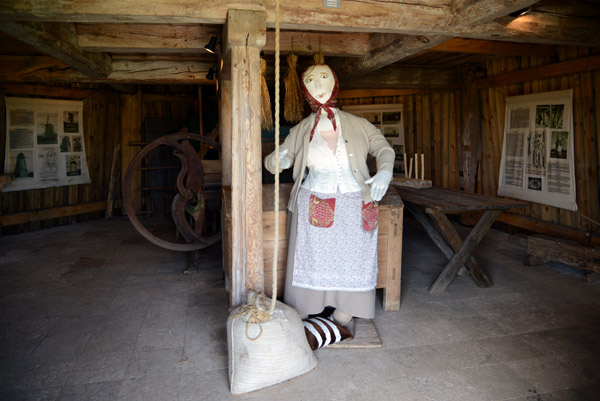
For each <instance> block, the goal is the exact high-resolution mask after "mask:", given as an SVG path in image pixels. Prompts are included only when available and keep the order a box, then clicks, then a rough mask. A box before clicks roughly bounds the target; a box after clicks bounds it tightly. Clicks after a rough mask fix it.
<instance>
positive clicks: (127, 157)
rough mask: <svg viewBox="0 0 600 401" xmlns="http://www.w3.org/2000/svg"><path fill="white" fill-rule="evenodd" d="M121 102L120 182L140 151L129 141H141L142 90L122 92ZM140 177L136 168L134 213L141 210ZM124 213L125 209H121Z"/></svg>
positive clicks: (132, 182)
mask: <svg viewBox="0 0 600 401" xmlns="http://www.w3.org/2000/svg"><path fill="white" fill-rule="evenodd" d="M120 104H121V183H123V182H125V173H126V172H127V167H129V163H130V162H131V160H133V158H134V157H135V155H136V154H137V153H138V152H139V151H140V147H139V146H130V145H129V144H130V143H134V142H141V141H142V92H141V91H138V92H137V94H135V95H126V94H122V95H121V98H120ZM141 187H142V178H141V173H140V171H139V170H138V171H137V172H136V173H135V174H134V176H133V179H132V180H131V188H130V193H131V205H132V206H133V210H135V212H136V213H139V212H140V211H141V210H142V192H141ZM123 213H125V209H123Z"/></svg>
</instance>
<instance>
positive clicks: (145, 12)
mask: <svg viewBox="0 0 600 401" xmlns="http://www.w3.org/2000/svg"><path fill="white" fill-rule="evenodd" d="M468 3H473V1H470V2H468ZM477 3H481V4H480V5H479V6H480V7H482V5H484V4H487V3H495V1H492V0H488V1H483V0H482V1H481V2H477ZM499 3H500V4H504V3H505V1H503V2H499ZM511 3H513V2H511ZM190 4H191V3H190V2H189V0H161V1H153V2H138V1H122V0H103V1H97V2H90V1H82V0H62V1H60V2H48V1H44V2H42V1H33V0H27V1H24V0H4V1H2V2H0V21H20V20H23V21H62V22H84V23H154V24H156V23H161V24H186V23H190V24H224V23H225V17H226V13H227V10H228V9H234V8H236V2H234V1H219V2H215V1H213V0H198V1H196V2H195V3H194V4H193V6H191V5H190ZM322 4H323V3H322V1H321V0H305V1H302V2H298V1H296V0H283V1H282V5H281V19H280V21H281V28H282V29H284V30H303V31H309V30H319V31H337V32H379V33H397V34H398V33H401V34H406V35H440V36H450V37H468V38H473V39H492V40H508V41H528V42H536V43H549V44H580V45H582V44H583V45H595V44H598V43H600V27H599V26H598V24H597V22H596V21H595V20H591V21H590V20H589V19H586V18H573V17H562V16H558V15H548V14H541V13H535V12H531V13H529V14H527V15H525V16H523V17H520V18H517V19H516V20H514V21H512V22H511V21H510V20H504V21H498V20H496V21H493V22H487V23H481V24H479V25H474V26H469V25H465V24H464V23H462V24H461V23H459V22H458V19H457V14H456V12H455V11H456V10H460V9H461V5H462V9H463V10H464V11H463V13H462V14H460V13H459V16H460V15H470V14H469V12H468V10H471V8H468V6H467V0H465V1H464V2H460V3H456V2H455V7H454V8H453V7H452V6H451V5H449V4H440V3H439V2H421V3H419V4H417V3H409V2H402V3H400V2H391V1H372V2H370V3H369V4H368V6H365V2H364V1H358V0H344V6H343V7H342V8H339V9H332V8H323V7H322ZM474 4H475V3H474ZM519 4H525V3H519ZM456 5H458V8H457V7H456ZM237 6H238V7H239V2H238V3H237ZM244 7H246V8H248V9H255V10H262V11H266V13H267V27H273V26H274V25H275V12H274V10H275V0H264V1H262V0H248V1H245V2H244ZM315 10H318V12H315ZM506 10H507V9H506V7H505V10H504V12H505V11H506ZM488 11H489V10H488ZM490 15H495V14H494V13H492V12H491V11H489V13H488V14H486V16H490ZM465 18H467V17H465ZM475 18H476V17H475ZM308 21H309V22H308ZM475 21H476V22H477V21H480V20H475ZM509 22H510V23H509ZM507 24H508V25H507Z"/></svg>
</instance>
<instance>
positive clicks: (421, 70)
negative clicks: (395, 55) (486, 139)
mask: <svg viewBox="0 0 600 401" xmlns="http://www.w3.org/2000/svg"><path fill="white" fill-rule="evenodd" d="M338 76H339V78H340V81H341V83H340V88H343V89H344V90H348V89H372V88H378V89H420V88H427V89H429V90H439V89H456V88H458V87H459V85H460V83H461V75H460V72H459V71H458V70H456V69H451V68H427V67H397V66H388V67H385V68H382V69H381V70H379V71H378V72H377V74H368V75H364V76H362V77H360V78H355V79H346V78H345V77H343V76H341V75H339V74H338Z"/></svg>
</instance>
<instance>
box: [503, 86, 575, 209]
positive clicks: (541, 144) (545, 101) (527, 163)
mask: <svg viewBox="0 0 600 401" xmlns="http://www.w3.org/2000/svg"><path fill="white" fill-rule="evenodd" d="M572 104H573V91H572V90H564V91H556V92H545V93H538V94H534V95H524V96H513V97H508V98H506V121H505V125H504V142H503V145H502V160H501V163H500V176H499V182H498V195H504V196H510V197H513V198H517V199H523V200H527V201H531V202H536V203H542V204H544V205H550V206H555V207H559V208H562V209H568V210H577V202H576V199H575V195H576V193H575V168H574V167H575V165H574V160H575V154H574V146H573V109H572Z"/></svg>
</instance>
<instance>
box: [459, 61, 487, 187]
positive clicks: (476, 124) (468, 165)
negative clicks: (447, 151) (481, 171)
mask: <svg viewBox="0 0 600 401" xmlns="http://www.w3.org/2000/svg"><path fill="white" fill-rule="evenodd" d="M473 74H474V71H473V70H472V68H466V69H465V70H463V85H462V91H461V94H460V99H461V111H462V126H461V127H460V129H459V135H458V136H459V137H458V146H459V149H460V151H459V152H458V163H459V170H460V171H462V177H459V186H460V187H461V188H463V189H464V191H465V192H468V193H475V186H476V183H477V163H478V162H479V161H481V107H480V103H479V91H478V90H477V83H476V82H475V77H474V75H473ZM459 175H460V174H459Z"/></svg>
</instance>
